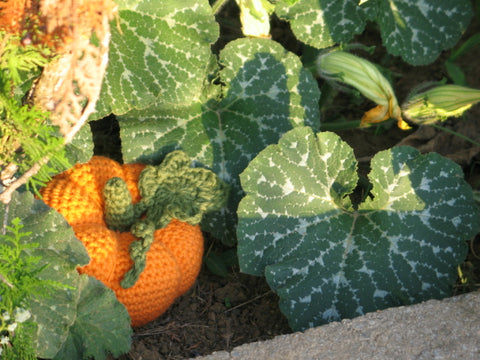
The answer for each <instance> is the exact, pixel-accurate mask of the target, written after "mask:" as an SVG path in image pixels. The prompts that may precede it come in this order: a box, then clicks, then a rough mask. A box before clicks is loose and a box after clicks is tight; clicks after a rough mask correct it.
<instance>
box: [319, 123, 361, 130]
mask: <svg viewBox="0 0 480 360" xmlns="http://www.w3.org/2000/svg"><path fill="white" fill-rule="evenodd" d="M360 123H361V121H360V120H355V121H337V122H331V123H326V124H320V130H321V131H337V130H348V129H356V128H358V127H360Z"/></svg>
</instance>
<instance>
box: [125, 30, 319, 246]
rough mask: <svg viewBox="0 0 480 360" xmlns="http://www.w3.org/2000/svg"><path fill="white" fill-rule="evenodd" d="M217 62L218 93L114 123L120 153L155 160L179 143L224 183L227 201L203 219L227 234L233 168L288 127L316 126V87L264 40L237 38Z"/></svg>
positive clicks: (235, 197) (237, 192)
mask: <svg viewBox="0 0 480 360" xmlns="http://www.w3.org/2000/svg"><path fill="white" fill-rule="evenodd" d="M220 63H221V64H222V66H223V67H224V68H223V69H222V70H221V72H220V77H219V79H220V81H221V82H222V83H224V84H225V86H223V87H222V94H220V97H221V98H220V99H219V98H218V96H217V97H216V96H211V97H210V98H209V99H207V100H205V101H203V102H200V101H196V100H195V98H194V99H192V101H191V103H190V104H188V105H184V106H170V105H165V104H162V105H156V106H152V107H150V108H147V109H145V110H142V111H132V112H129V113H128V114H125V115H124V116H120V117H119V123H120V129H121V138H122V147H123V155H124V161H126V162H133V161H143V162H159V161H160V160H161V159H162V158H163V156H164V155H165V154H166V153H168V152H170V151H171V150H173V149H175V148H181V149H183V150H184V151H186V152H187V153H188V155H189V156H190V157H191V158H193V159H195V160H196V161H197V162H199V163H201V164H202V165H203V166H207V167H209V168H211V169H212V170H213V171H214V172H216V173H217V174H218V175H219V176H220V177H221V178H222V179H223V180H225V181H226V182H227V183H229V184H230V185H231V193H230V198H229V205H228V209H227V210H226V211H225V212H222V213H218V214H215V215H213V216H209V217H208V219H207V220H206V222H205V223H206V224H207V225H206V226H207V229H208V230H209V231H212V232H213V233H214V234H215V236H217V237H220V238H223V239H227V238H229V239H230V241H232V239H233V238H234V236H233V235H232V234H231V233H229V231H230V232H231V231H233V229H234V228H235V223H236V217H235V214H236V209H237V205H238V201H239V200H240V198H241V196H242V194H243V193H242V191H241V189H240V184H239V179H238V175H239V174H240V172H242V171H243V169H245V167H246V166H247V165H248V163H249V161H250V160H251V159H252V158H253V157H254V156H255V155H257V154H258V152H259V151H260V150H262V149H263V148H265V146H267V145H268V144H271V143H275V142H276V141H278V139H279V137H280V136H281V134H282V133H284V132H286V131H288V130H290V129H291V128H292V127H294V126H297V125H303V124H308V125H311V126H313V127H315V128H318V126H319V110H318V98H319V90H318V86H317V84H316V83H315V80H314V79H313V77H312V76H311V74H310V73H309V72H308V71H307V70H305V69H304V68H303V67H302V65H301V63H300V61H299V59H298V58H297V57H296V56H295V55H293V54H292V53H289V52H287V51H285V50H284V49H283V48H282V47H281V46H280V45H279V44H277V43H275V42H274V41H271V40H266V39H240V40H236V41H234V42H232V43H230V44H228V45H227V46H226V47H225V49H224V50H223V51H222V53H221V54H220ZM185 86H187V87H188V84H185ZM212 93H213V94H215V93H216V92H215V91H213V92H212Z"/></svg>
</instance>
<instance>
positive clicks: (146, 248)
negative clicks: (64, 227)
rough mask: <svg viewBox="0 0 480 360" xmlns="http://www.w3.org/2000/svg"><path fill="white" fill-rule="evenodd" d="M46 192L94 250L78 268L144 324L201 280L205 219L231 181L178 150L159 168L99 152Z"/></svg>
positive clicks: (57, 178) (48, 201)
mask: <svg viewBox="0 0 480 360" xmlns="http://www.w3.org/2000/svg"><path fill="white" fill-rule="evenodd" d="M106 185H107V186H106ZM186 186H189V188H186ZM40 192H41V194H42V198H43V201H44V202H45V203H46V204H47V205H49V206H51V207H53V208H55V209H56V210H57V211H59V212H60V213H61V214H62V215H63V216H64V217H65V219H66V220H67V222H68V223H69V224H70V225H71V226H72V228H73V230H74V231H75V234H76V236H77V237H78V238H79V239H80V240H81V241H82V242H83V243H84V245H85V247H86V248H87V251H88V253H89V255H90V258H91V261H90V263H89V264H88V265H85V266H83V267H79V268H78V271H79V272H80V273H85V274H88V275H90V276H94V277H95V278H97V279H98V280H100V281H102V282H103V283H104V284H105V285H106V286H108V287H109V288H111V289H112V290H113V291H114V292H115V294H116V296H117V298H118V300H119V301H120V302H121V303H123V304H124V305H125V307H126V308H127V310H128V312H129V314H130V317H131V322H132V326H141V325H144V324H146V323H148V322H150V321H152V320H154V319H155V318H157V317H158V316H160V315H161V314H163V313H164V312H165V311H166V310H167V309H168V307H169V306H170V305H171V304H172V303H173V301H174V300H175V299H176V298H177V297H178V296H180V295H182V294H183V293H184V292H186V291H187V290H188V289H189V288H190V287H191V286H192V285H193V284H194V282H195V280H196V278H197V276H198V273H199V271H200V267H201V263H202V256H203V235H202V232H201V229H200V226H199V225H198V224H199V222H200V220H201V217H202V215H203V213H205V212H206V211H211V210H216V209H219V208H220V207H221V206H223V204H224V202H225V197H226V186H225V184H224V183H223V182H221V181H220V180H219V179H218V178H217V177H216V175H215V174H213V173H212V172H211V171H209V170H206V169H200V168H191V167H190V160H189V159H188V157H187V156H186V154H185V153H183V152H181V151H175V152H172V153H170V154H169V155H167V157H166V158H165V160H164V162H163V163H162V164H160V165H159V166H145V165H143V164H125V165H120V164H119V163H117V162H115V161H114V160H111V159H108V158H105V157H101V156H94V157H93V158H92V159H91V160H90V161H89V162H87V163H85V164H77V165H75V166H74V167H73V168H72V169H70V170H67V171H66V172H64V173H62V174H59V175H57V176H55V177H54V178H53V179H52V180H51V181H50V182H49V183H48V184H47V186H46V187H45V188H43V189H42V190H41V191H40ZM192 194H193V195H192ZM185 195H187V196H185ZM182 196H183V197H182ZM135 235H137V236H135Z"/></svg>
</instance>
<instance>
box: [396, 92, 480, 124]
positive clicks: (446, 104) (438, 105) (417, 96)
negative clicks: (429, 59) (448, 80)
mask: <svg viewBox="0 0 480 360" xmlns="http://www.w3.org/2000/svg"><path fill="white" fill-rule="evenodd" d="M479 101H480V90H478V89H472V88H468V87H465V86H459V85H440V86H436V87H434V88H432V89H430V90H427V91H424V92H420V93H414V94H412V95H411V96H410V97H409V98H408V99H407V101H406V102H405V103H404V104H403V105H402V111H403V115H404V116H405V117H406V118H407V119H408V120H411V121H412V122H415V123H422V124H431V123H433V122H435V121H438V120H441V121H443V120H446V119H447V118H449V117H458V116H460V115H462V114H463V113H464V112H465V111H466V110H468V109H469V108H470V107H471V106H472V105H474V104H476V103H477V102H479Z"/></svg>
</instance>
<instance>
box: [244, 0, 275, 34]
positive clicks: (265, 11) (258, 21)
mask: <svg viewBox="0 0 480 360" xmlns="http://www.w3.org/2000/svg"><path fill="white" fill-rule="evenodd" d="M237 4H238V7H239V8H240V21H241V22H242V31H243V34H244V35H245V36H254V37H262V38H270V15H271V14H272V12H273V10H274V8H275V6H274V5H273V4H271V3H270V2H269V1H268V0H237Z"/></svg>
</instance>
